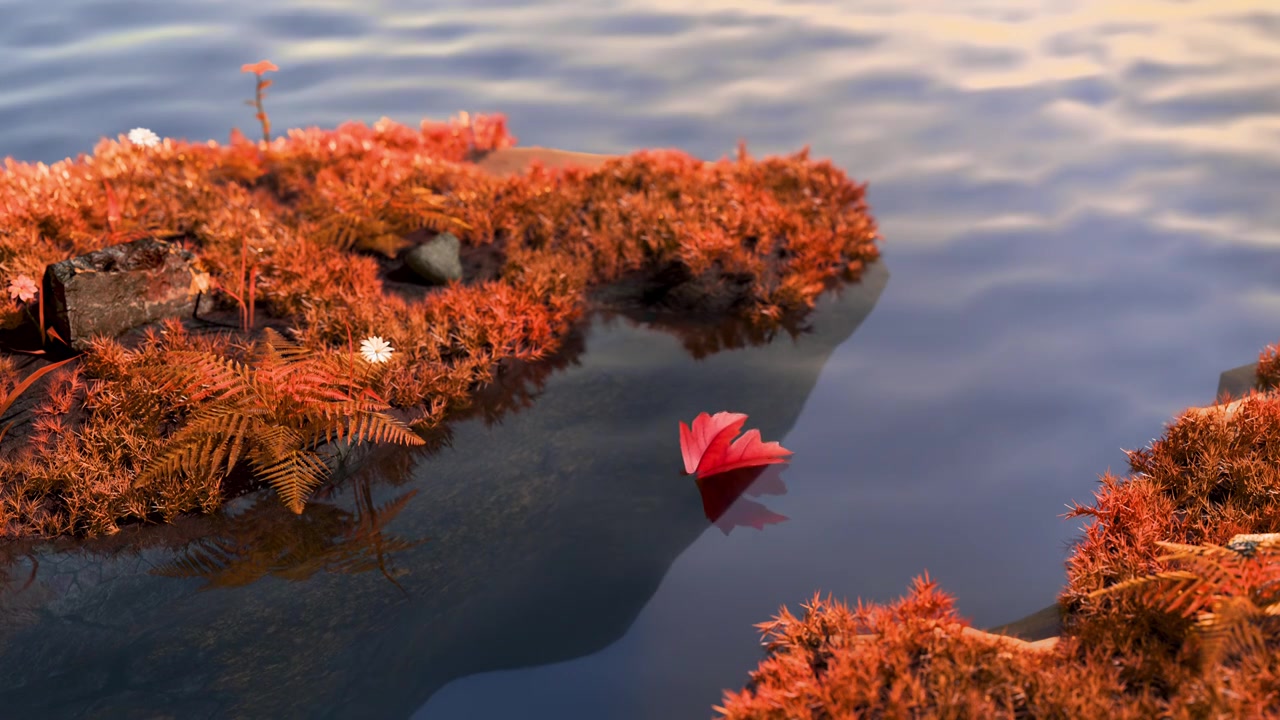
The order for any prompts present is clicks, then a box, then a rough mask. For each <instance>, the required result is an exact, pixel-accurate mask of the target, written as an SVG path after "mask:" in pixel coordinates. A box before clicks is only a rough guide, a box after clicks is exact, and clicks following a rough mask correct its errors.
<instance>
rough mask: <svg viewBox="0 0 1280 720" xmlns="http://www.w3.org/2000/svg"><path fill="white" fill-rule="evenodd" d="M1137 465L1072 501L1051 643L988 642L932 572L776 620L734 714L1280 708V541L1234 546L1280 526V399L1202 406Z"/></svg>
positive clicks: (1273, 711) (1226, 713)
mask: <svg viewBox="0 0 1280 720" xmlns="http://www.w3.org/2000/svg"><path fill="white" fill-rule="evenodd" d="M1129 462H1130V466H1131V471H1132V472H1131V474H1130V475H1129V476H1128V477H1126V478H1123V479H1121V478H1117V477H1115V476H1113V475H1111V474H1107V475H1104V476H1103V478H1102V487H1101V489H1100V490H1099V491H1098V492H1097V494H1096V496H1095V498H1094V503H1093V504H1092V505H1091V506H1081V505H1077V506H1076V507H1075V508H1074V509H1073V510H1072V512H1071V513H1069V517H1089V518H1092V522H1090V523H1089V524H1088V525H1087V526H1086V528H1085V531H1084V537H1083V538H1082V539H1081V540H1080V542H1079V543H1078V544H1077V546H1076V548H1075V550H1074V552H1073V554H1072V556H1071V557H1070V559H1069V560H1068V563H1067V580H1068V583H1067V587H1066V588H1065V589H1064V590H1063V592H1062V595H1061V597H1060V598H1059V602H1060V605H1061V606H1062V608H1063V610H1064V618H1063V630H1064V632H1063V636H1062V639H1061V642H1059V643H1058V644H1057V645H1056V646H1055V647H1054V648H1053V649H1052V650H1051V651H1049V652H1044V653H1036V652H1027V651H1026V650H1025V649H1024V650H1021V651H1019V650H1007V651H1005V652H1003V653H995V654H993V653H994V651H992V650H991V649H989V648H988V649H986V650H983V649H981V648H980V647H979V646H978V645H976V644H975V642H977V638H976V637H965V636H964V635H963V634H962V633H961V632H958V628H960V627H961V626H962V625H963V623H961V622H960V621H959V620H957V619H956V618H955V617H954V614H953V613H952V611H951V606H950V601H949V600H948V599H945V596H940V595H939V594H938V593H937V592H936V590H935V588H934V587H933V584H932V583H929V582H925V581H922V582H918V583H917V585H916V587H915V588H913V590H912V594H911V595H910V596H909V597H908V598H907V599H905V600H903V601H902V602H900V603H898V604H895V605H890V606H877V605H873V606H869V607H864V606H862V605H861V604H860V605H859V607H858V609H857V610H856V611H850V610H848V608H846V607H844V606H843V605H840V604H839V603H831V602H830V601H827V602H819V601H817V600H816V599H815V601H814V602H813V603H811V604H810V605H806V606H805V609H806V613H805V616H804V617H803V618H801V619H796V618H794V617H793V616H791V615H790V614H789V613H788V612H787V611H785V610H784V611H783V613H782V614H781V615H779V617H778V618H777V619H775V621H774V622H773V623H766V624H765V625H763V626H762V628H763V629H765V631H766V639H767V640H768V641H769V647H770V656H769V657H768V658H767V659H766V660H764V661H763V662H762V663H761V665H760V669H759V670H758V671H756V672H755V673H753V674H752V684H751V685H750V686H749V687H748V688H747V689H746V690H745V691H743V692H741V693H728V694H727V695H726V701H725V704H724V708H722V712H723V713H724V716H725V717H729V718H744V719H745V718H784V717H785V718H832V717H864V716H865V717H1019V718H1042V717H1052V718H1060V717H1061V718H1067V717H1069V718H1094V717H1097V718H1104V717H1106V718H1110V717H1124V718H1128V717H1133V718H1152V717H1174V718H1183V717H1186V718H1191V717H1196V718H1200V717H1231V718H1263V717H1280V620H1278V619H1277V618H1280V595H1278V594H1277V578H1278V577H1280V543H1276V542H1274V541H1272V540H1267V541H1265V542H1261V543H1245V544H1241V545H1233V546H1231V547H1230V548H1223V547H1220V546H1222V545H1225V544H1226V543H1228V542H1229V541H1230V540H1231V539H1232V538H1233V537H1235V536H1237V535H1247V534H1255V533H1274V532H1276V531H1278V530H1280V502H1277V501H1276V493H1277V491H1276V488H1277V487H1280V398H1277V397H1275V396H1271V395H1260V394H1256V393H1255V394H1251V395H1249V396H1246V397H1245V398H1243V399H1241V400H1240V401H1238V402H1237V403H1236V404H1235V405H1234V406H1230V407H1227V406H1220V407H1219V408H1217V409H1207V410H1206V409H1198V408H1193V409H1191V410H1188V411H1187V412H1184V413H1182V414H1181V415H1180V416H1179V417H1178V418H1177V419H1176V420H1175V422H1173V423H1172V424H1171V425H1170V426H1169V427H1168V428H1167V429H1166V432H1165V434H1164V436H1163V437H1162V438H1161V439H1159V440H1158V441H1155V442H1154V443H1152V445H1151V446H1150V447H1149V448H1147V449H1144V450H1138V451H1134V452H1131V453H1129ZM1160 543H1164V544H1163V545H1162V544H1160ZM1169 543H1175V544H1169ZM1170 551H1172V552H1170ZM1162 552H1167V553H1168V554H1166V555H1163V556H1162V555H1161V553H1162ZM940 598H941V599H940ZM931 633H932V634H933V635H935V636H936V637H933V638H931V636H930V634H931ZM859 634H872V635H874V636H878V640H876V641H874V642H873V641H870V640H863V641H860V642H856V643H852V642H849V638H851V637H853V636H855V635H859Z"/></svg>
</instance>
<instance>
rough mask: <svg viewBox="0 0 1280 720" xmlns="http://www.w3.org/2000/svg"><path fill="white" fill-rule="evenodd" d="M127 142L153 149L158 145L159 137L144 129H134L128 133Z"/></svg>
mask: <svg viewBox="0 0 1280 720" xmlns="http://www.w3.org/2000/svg"><path fill="white" fill-rule="evenodd" d="M129 142H131V143H133V144H134V145H141V146H142V147H155V146H156V145H159V144H160V137H159V136H158V135H156V134H155V133H153V132H151V131H150V130H148V129H146V128H134V129H132V130H130V131H129Z"/></svg>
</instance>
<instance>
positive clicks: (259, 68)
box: [240, 60, 280, 75]
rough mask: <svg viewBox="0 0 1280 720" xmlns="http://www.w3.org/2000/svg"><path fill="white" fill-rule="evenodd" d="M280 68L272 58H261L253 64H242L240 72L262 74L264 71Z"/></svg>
mask: <svg viewBox="0 0 1280 720" xmlns="http://www.w3.org/2000/svg"><path fill="white" fill-rule="evenodd" d="M279 69H280V68H278V67H276V64H275V63H273V62H271V61H270V60H259V61H258V62H256V63H253V64H251V65H241V66H240V72H242V73H253V74H254V75H261V74H262V73H265V72H274V71H276V70H279Z"/></svg>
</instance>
